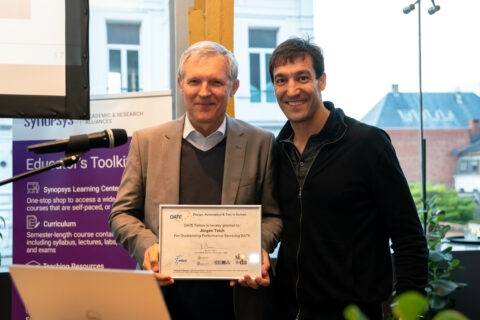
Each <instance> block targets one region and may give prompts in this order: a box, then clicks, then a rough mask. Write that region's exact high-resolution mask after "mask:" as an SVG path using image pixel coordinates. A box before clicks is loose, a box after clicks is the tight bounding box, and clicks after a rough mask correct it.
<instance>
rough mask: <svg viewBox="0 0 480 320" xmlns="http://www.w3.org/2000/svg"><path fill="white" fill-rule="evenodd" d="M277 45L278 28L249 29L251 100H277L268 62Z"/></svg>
mask: <svg viewBox="0 0 480 320" xmlns="http://www.w3.org/2000/svg"><path fill="white" fill-rule="evenodd" d="M276 45H277V30H261V29H250V30H248V50H249V53H250V56H249V57H250V102H275V101H276V99H275V93H274V91H273V84H272V79H270V73H269V71H268V62H269V61H270V56H271V55H272V51H273V49H274V48H275V47H276Z"/></svg>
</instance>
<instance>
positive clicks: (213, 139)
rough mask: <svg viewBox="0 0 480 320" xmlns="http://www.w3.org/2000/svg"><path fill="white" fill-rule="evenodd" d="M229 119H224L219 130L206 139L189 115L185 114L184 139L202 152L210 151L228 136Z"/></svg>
mask: <svg viewBox="0 0 480 320" xmlns="http://www.w3.org/2000/svg"><path fill="white" fill-rule="evenodd" d="M226 128H227V117H226V116H225V118H224V119H223V122H222V124H221V125H220V127H218V129H217V130H216V131H215V132H214V133H212V134H210V135H209V136H208V137H204V136H203V135H202V134H201V133H200V132H198V131H197V130H196V129H195V128H194V127H193V125H192V123H191V122H190V120H189V119H188V115H187V114H185V125H184V126H183V139H185V140H187V141H188V142H190V143H191V144H192V145H193V146H194V147H195V148H197V149H200V150H202V151H208V150H210V149H212V148H213V147H215V146H216V145H217V144H219V143H220V142H221V141H222V140H223V138H224V137H225V134H226Z"/></svg>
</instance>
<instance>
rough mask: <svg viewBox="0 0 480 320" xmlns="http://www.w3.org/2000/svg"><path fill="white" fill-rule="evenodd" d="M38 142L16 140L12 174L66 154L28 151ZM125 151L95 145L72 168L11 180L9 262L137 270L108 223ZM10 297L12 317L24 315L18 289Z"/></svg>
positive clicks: (45, 164) (50, 162) (21, 317)
mask: <svg viewBox="0 0 480 320" xmlns="http://www.w3.org/2000/svg"><path fill="white" fill-rule="evenodd" d="M41 142H44V141H38V140H36V141H14V143H13V159H15V162H14V164H13V174H14V175H18V174H20V173H23V172H26V171H31V170H35V169H38V168H41V167H45V166H48V165H50V164H52V163H55V162H57V161H59V160H60V159H61V158H62V157H63V156H64V155H63V154H62V153H57V154H49V155H36V154H33V153H31V152H27V146H28V145H32V144H36V143H41ZM127 152H128V144H127V145H123V146H120V147H117V148H114V149H94V150H91V151H90V152H87V153H86V154H84V155H83V156H82V157H81V159H80V161H79V162H78V163H76V164H75V165H73V166H72V167H70V168H64V167H58V168H54V169H51V170H49V171H46V172H42V173H39V174H36V175H33V176H31V177H28V178H25V179H22V180H19V181H17V182H15V183H14V184H13V207H14V215H13V226H14V230H13V263H14V264H34V265H45V266H47V265H53V266H63V267H85V268H101V269H103V268H121V269H126V268H127V269H133V268H135V262H134V260H133V259H131V258H130V257H129V256H128V254H127V252H126V250H124V249H123V248H122V247H121V246H119V245H117V243H116V242H115V239H114V238H113V236H112V233H111V231H110V228H109V226H108V215H109V213H110V209H111V206H112V203H113V202H114V200H115V196H116V193H117V189H118V185H119V183H120V179H121V175H122V172H123V169H124V167H125V163H126V158H127ZM12 300H13V301H12V304H13V305H12V308H13V309H12V314H13V315H14V316H15V315H16V317H14V318H13V319H27V318H26V313H25V309H24V307H23V304H22V302H21V300H20V299H19V298H18V296H17V295H16V293H15V294H14V297H13V299H12Z"/></svg>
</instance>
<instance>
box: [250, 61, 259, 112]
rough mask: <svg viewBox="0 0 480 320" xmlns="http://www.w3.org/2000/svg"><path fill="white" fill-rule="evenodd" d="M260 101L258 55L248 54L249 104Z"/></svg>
mask: <svg viewBox="0 0 480 320" xmlns="http://www.w3.org/2000/svg"><path fill="white" fill-rule="evenodd" d="M260 101H261V95H260V55H259V54H258V53H250V102H260Z"/></svg>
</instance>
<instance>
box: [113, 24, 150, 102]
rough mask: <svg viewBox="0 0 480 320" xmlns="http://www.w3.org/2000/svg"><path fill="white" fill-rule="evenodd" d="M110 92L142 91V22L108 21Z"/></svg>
mask: <svg viewBox="0 0 480 320" xmlns="http://www.w3.org/2000/svg"><path fill="white" fill-rule="evenodd" d="M107 50H108V82H107V83H108V87H107V92H108V93H121V92H132V91H142V87H141V86H140V77H139V51H140V24H125V23H107Z"/></svg>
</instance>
